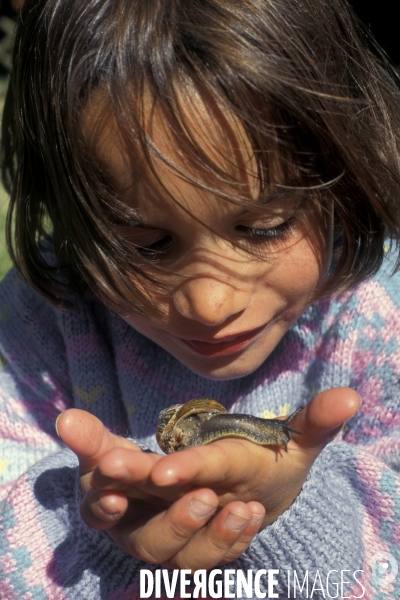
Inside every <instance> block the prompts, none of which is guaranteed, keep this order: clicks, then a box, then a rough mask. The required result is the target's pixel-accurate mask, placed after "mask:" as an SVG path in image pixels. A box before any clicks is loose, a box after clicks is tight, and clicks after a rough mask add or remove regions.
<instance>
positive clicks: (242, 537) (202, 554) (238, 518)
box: [168, 501, 264, 571]
mask: <svg viewBox="0 0 400 600" xmlns="http://www.w3.org/2000/svg"><path fill="white" fill-rule="evenodd" d="M254 504H258V503H254ZM263 514H264V513H263V508H262V507H261V505H260V507H259V508H258V514H257V516H256V519H255V520H254V519H253V513H252V510H251V506H250V505H249V504H246V503H244V502H238V501H234V502H231V503H229V504H228V505H226V506H225V507H224V508H223V509H222V510H221V511H220V512H219V513H218V514H217V515H216V516H215V517H214V518H213V519H212V520H211V521H210V522H209V523H208V524H207V526H206V527H203V528H202V529H200V530H199V531H198V532H197V533H196V534H195V535H194V536H193V537H192V538H191V539H190V540H189V541H188V543H187V544H186V545H185V546H184V547H183V548H182V550H180V551H179V552H178V553H177V554H176V555H175V556H174V557H172V558H171V559H170V560H169V561H168V566H171V567H173V568H179V569H191V570H192V571H195V570H197V569H212V568H213V567H215V566H216V565H219V564H225V563H227V562H229V561H230V560H233V559H234V558H237V556H239V555H240V554H241V553H242V552H243V551H244V550H245V549H246V548H247V546H248V545H249V543H250V542H251V540H252V539H253V537H254V535H255V533H256V532H257V531H258V529H259V527H260V525H261V521H262V518H263Z"/></svg>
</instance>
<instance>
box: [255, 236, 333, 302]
mask: <svg viewBox="0 0 400 600" xmlns="http://www.w3.org/2000/svg"><path fill="white" fill-rule="evenodd" d="M323 279H324V277H323V251H322V250H319V249H316V248H314V246H313V245H312V244H311V243H310V242H309V241H308V240H307V239H304V238H303V239H302V240H301V241H299V242H298V243H296V244H294V245H293V246H292V247H290V248H287V249H286V250H284V251H283V252H282V253H281V255H280V257H279V259H277V260H276V262H275V264H273V266H272V269H271V271H270V273H267V274H266V277H265V280H264V282H265V286H266V287H267V288H268V287H270V288H274V289H275V291H276V292H277V294H279V295H281V296H282V297H284V298H285V299H286V300H287V301H293V302H296V301H299V302H302V301H309V300H310V299H312V296H313V295H314V294H315V293H316V292H317V290H318V288H319V287H320V285H321V284H322V282H323Z"/></svg>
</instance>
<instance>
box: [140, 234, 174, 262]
mask: <svg viewBox="0 0 400 600" xmlns="http://www.w3.org/2000/svg"><path fill="white" fill-rule="evenodd" d="M171 245H172V236H170V235H165V236H164V237H162V238H161V239H159V240H156V241H155V242H153V243H152V244H148V245H147V246H139V245H135V248H136V251H137V252H138V253H139V254H140V255H141V256H143V258H146V259H147V260H156V259H157V258H161V257H162V255H164V254H166V253H167V252H168V251H169V250H170V249H171Z"/></svg>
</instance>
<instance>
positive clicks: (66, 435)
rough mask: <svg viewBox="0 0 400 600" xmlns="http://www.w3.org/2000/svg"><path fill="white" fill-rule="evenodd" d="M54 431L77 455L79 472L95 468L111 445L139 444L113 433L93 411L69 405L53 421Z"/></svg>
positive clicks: (127, 446) (83, 472)
mask: <svg viewBox="0 0 400 600" xmlns="http://www.w3.org/2000/svg"><path fill="white" fill-rule="evenodd" d="M56 431H57V433H58V435H59V437H60V438H61V439H62V441H63V442H64V443H65V444H66V445H67V446H68V448H70V450H72V452H75V454H76V455H77V456H78V459H79V470H80V474H81V475H86V473H89V472H91V471H93V469H95V467H96V466H97V464H98V463H99V461H100V459H101V457H102V456H103V455H104V454H105V453H106V452H108V451H109V450H112V449H113V448H116V447H118V448H128V449H130V450H135V449H137V450H138V451H140V448H139V447H138V446H136V444H134V443H133V442H130V441H129V440H126V439H124V438H121V437H119V436H117V435H114V434H112V433H111V432H110V431H108V429H106V427H105V426H104V425H103V423H102V422H101V421H100V419H98V418H97V417H95V416H94V415H92V414H90V413H89V412H86V411H85V410H80V409H78V408H70V409H68V410H66V411H65V412H63V413H61V415H59V417H58V418H57V421H56Z"/></svg>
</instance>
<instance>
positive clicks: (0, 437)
mask: <svg viewBox="0 0 400 600" xmlns="http://www.w3.org/2000/svg"><path fill="white" fill-rule="evenodd" d="M0 352H1V371H0V476H1V483H2V487H1V488H0V489H1V494H2V496H1V497H0V522H1V525H0V598H2V599H5V600H21V599H22V598H31V599H33V600H44V599H46V600H64V599H67V598H68V599H71V600H79V599H82V600H90V599H93V600H98V599H99V598H111V597H112V596H113V594H114V593H115V592H117V591H118V589H123V590H127V589H128V588H129V586H130V584H131V583H132V581H134V580H135V579H138V577H139V575H138V569H139V561H135V560H134V559H132V558H131V557H130V556H128V555H127V554H126V553H124V552H123V551H122V550H121V549H120V548H118V547H117V546H116V545H115V544H114V542H112V540H111V538H109V536H108V535H107V534H106V533H104V532H97V531H94V530H92V529H89V528H88V527H86V525H85V524H84V523H83V521H82V520H81V518H80V514H79V504H80V501H81V492H80V488H79V476H78V461H77V458H76V456H75V455H74V454H73V453H72V452H70V451H69V450H68V449H66V448H65V447H64V445H63V444H62V442H61V440H59V438H58V437H57V435H56V432H55V428H54V423H55V420H56V418H57V416H58V414H59V413H60V412H62V411H63V410H65V409H67V408H69V407H70V406H73V405H74V402H73V391H72V390H71V389H70V388H71V383H70V377H69V373H68V368H69V367H68V364H67V359H66V352H65V348H64V339H63V335H62V333H61V331H60V328H59V326H58V318H57V310H56V309H53V308H52V307H51V306H49V305H48V304H47V303H46V302H44V301H43V300H42V299H41V298H40V297H39V296H38V295H37V294H36V293H35V292H34V291H32V290H31V289H30V288H29V287H28V286H27V285H26V284H25V283H24V282H23V281H22V280H21V279H20V278H19V276H18V275H17V273H16V272H15V271H11V272H10V273H9V275H8V276H7V277H6V279H5V280H3V282H2V283H1V284H0ZM125 597H131V596H129V595H128V596H125Z"/></svg>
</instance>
